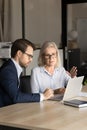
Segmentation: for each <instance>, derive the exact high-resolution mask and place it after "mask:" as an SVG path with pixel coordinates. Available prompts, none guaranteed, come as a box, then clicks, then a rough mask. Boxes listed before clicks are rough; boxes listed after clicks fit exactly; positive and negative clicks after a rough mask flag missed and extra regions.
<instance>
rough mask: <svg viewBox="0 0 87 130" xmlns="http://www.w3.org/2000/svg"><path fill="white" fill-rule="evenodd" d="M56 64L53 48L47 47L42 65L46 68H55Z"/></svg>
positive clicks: (55, 54)
mask: <svg viewBox="0 0 87 130" xmlns="http://www.w3.org/2000/svg"><path fill="white" fill-rule="evenodd" d="M56 62H57V53H56V49H55V48H54V47H48V48H46V50H45V54H44V63H45V65H46V66H49V67H50V66H55V65H56Z"/></svg>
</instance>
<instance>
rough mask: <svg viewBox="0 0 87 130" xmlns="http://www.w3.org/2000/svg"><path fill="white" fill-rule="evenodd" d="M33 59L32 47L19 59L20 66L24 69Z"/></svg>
mask: <svg viewBox="0 0 87 130" xmlns="http://www.w3.org/2000/svg"><path fill="white" fill-rule="evenodd" d="M32 59H33V48H32V47H31V46H28V47H27V49H26V51H25V53H23V52H21V55H20V57H19V64H20V66H22V67H25V68H26V67H27V66H28V65H29V64H30V63H31V61H32Z"/></svg>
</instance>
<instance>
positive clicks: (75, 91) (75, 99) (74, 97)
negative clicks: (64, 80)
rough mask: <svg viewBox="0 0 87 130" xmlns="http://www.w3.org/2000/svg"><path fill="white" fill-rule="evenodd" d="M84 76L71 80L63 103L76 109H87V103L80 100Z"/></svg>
mask: <svg viewBox="0 0 87 130" xmlns="http://www.w3.org/2000/svg"><path fill="white" fill-rule="evenodd" d="M83 78H84V76H80V77H75V78H72V79H70V80H69V82H68V84H67V88H66V91H65V93H64V96H63V100H62V101H63V103H64V104H65V105H70V106H74V107H85V106H87V101H83V100H79V97H80V93H81V89H82V82H83Z"/></svg>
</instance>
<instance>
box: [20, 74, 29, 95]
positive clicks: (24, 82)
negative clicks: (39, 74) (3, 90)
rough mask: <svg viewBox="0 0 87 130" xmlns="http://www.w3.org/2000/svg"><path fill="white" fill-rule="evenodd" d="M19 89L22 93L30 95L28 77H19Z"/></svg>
mask: <svg viewBox="0 0 87 130" xmlns="http://www.w3.org/2000/svg"><path fill="white" fill-rule="evenodd" d="M20 89H21V91H22V92H24V93H31V86H30V75H25V76H21V78H20Z"/></svg>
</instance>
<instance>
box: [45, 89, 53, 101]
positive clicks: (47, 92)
mask: <svg viewBox="0 0 87 130" xmlns="http://www.w3.org/2000/svg"><path fill="white" fill-rule="evenodd" d="M43 95H44V100H47V99H49V98H51V97H53V96H54V91H53V90H52V89H48V88H47V89H46V90H45V91H44V93H43Z"/></svg>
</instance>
